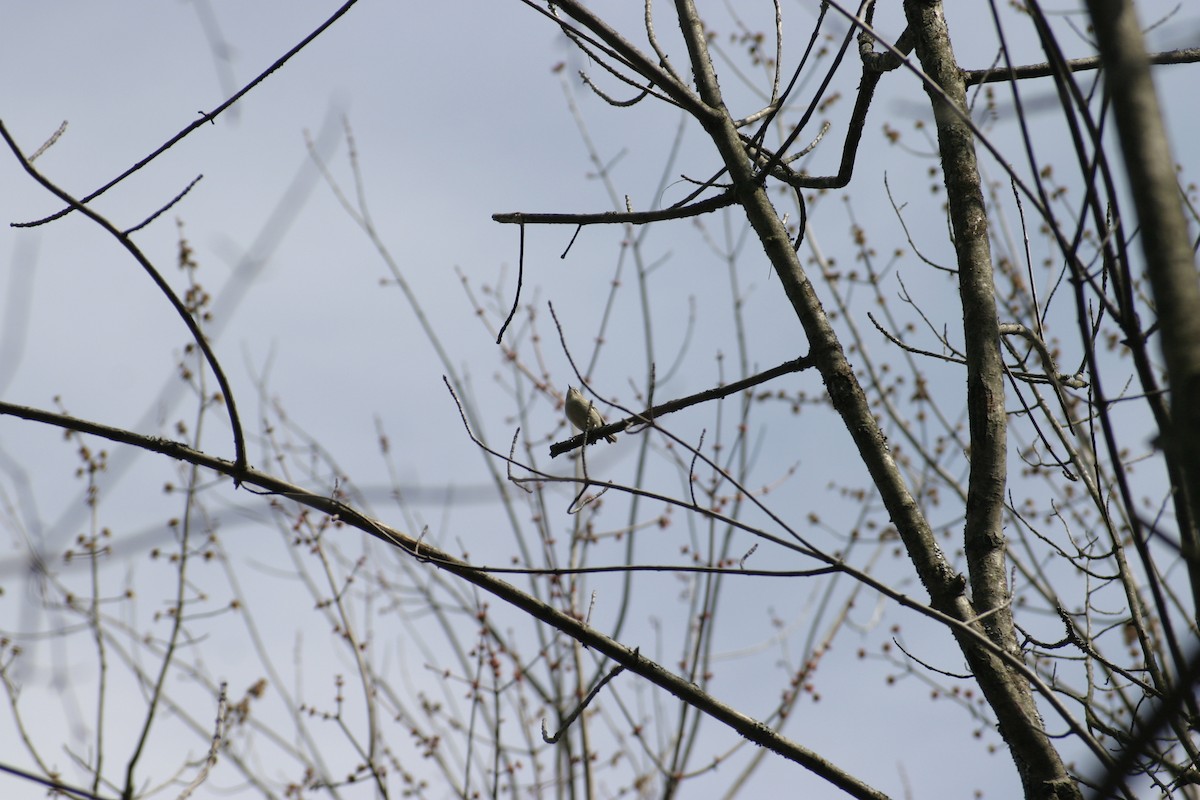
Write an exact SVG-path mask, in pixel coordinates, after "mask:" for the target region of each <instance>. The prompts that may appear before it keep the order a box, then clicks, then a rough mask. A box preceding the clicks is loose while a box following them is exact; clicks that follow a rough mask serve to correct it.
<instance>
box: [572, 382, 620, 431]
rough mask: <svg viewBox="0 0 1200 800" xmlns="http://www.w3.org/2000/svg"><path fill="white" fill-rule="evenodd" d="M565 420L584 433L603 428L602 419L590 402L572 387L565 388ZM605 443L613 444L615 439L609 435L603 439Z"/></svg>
mask: <svg viewBox="0 0 1200 800" xmlns="http://www.w3.org/2000/svg"><path fill="white" fill-rule="evenodd" d="M567 419H569V420H570V421H571V424H572V425H574V426H575V427H576V428H578V429H579V430H581V431H584V432H585V433H587V432H589V431H594V430H596V429H597V428H602V427H604V417H602V416H600V412H599V411H597V410H596V406H595V405H594V404H593V403H592V401H591V400H588V399H587V398H585V397H584V396H583V392H581V391H579V390H578V389H576V388H575V387H574V386H568V387H567ZM604 440H605V441H607V442H615V441H616V440H617V437H615V436H613V435H612V434H611V433H610V434H609V435H608V436H605V437H604Z"/></svg>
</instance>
